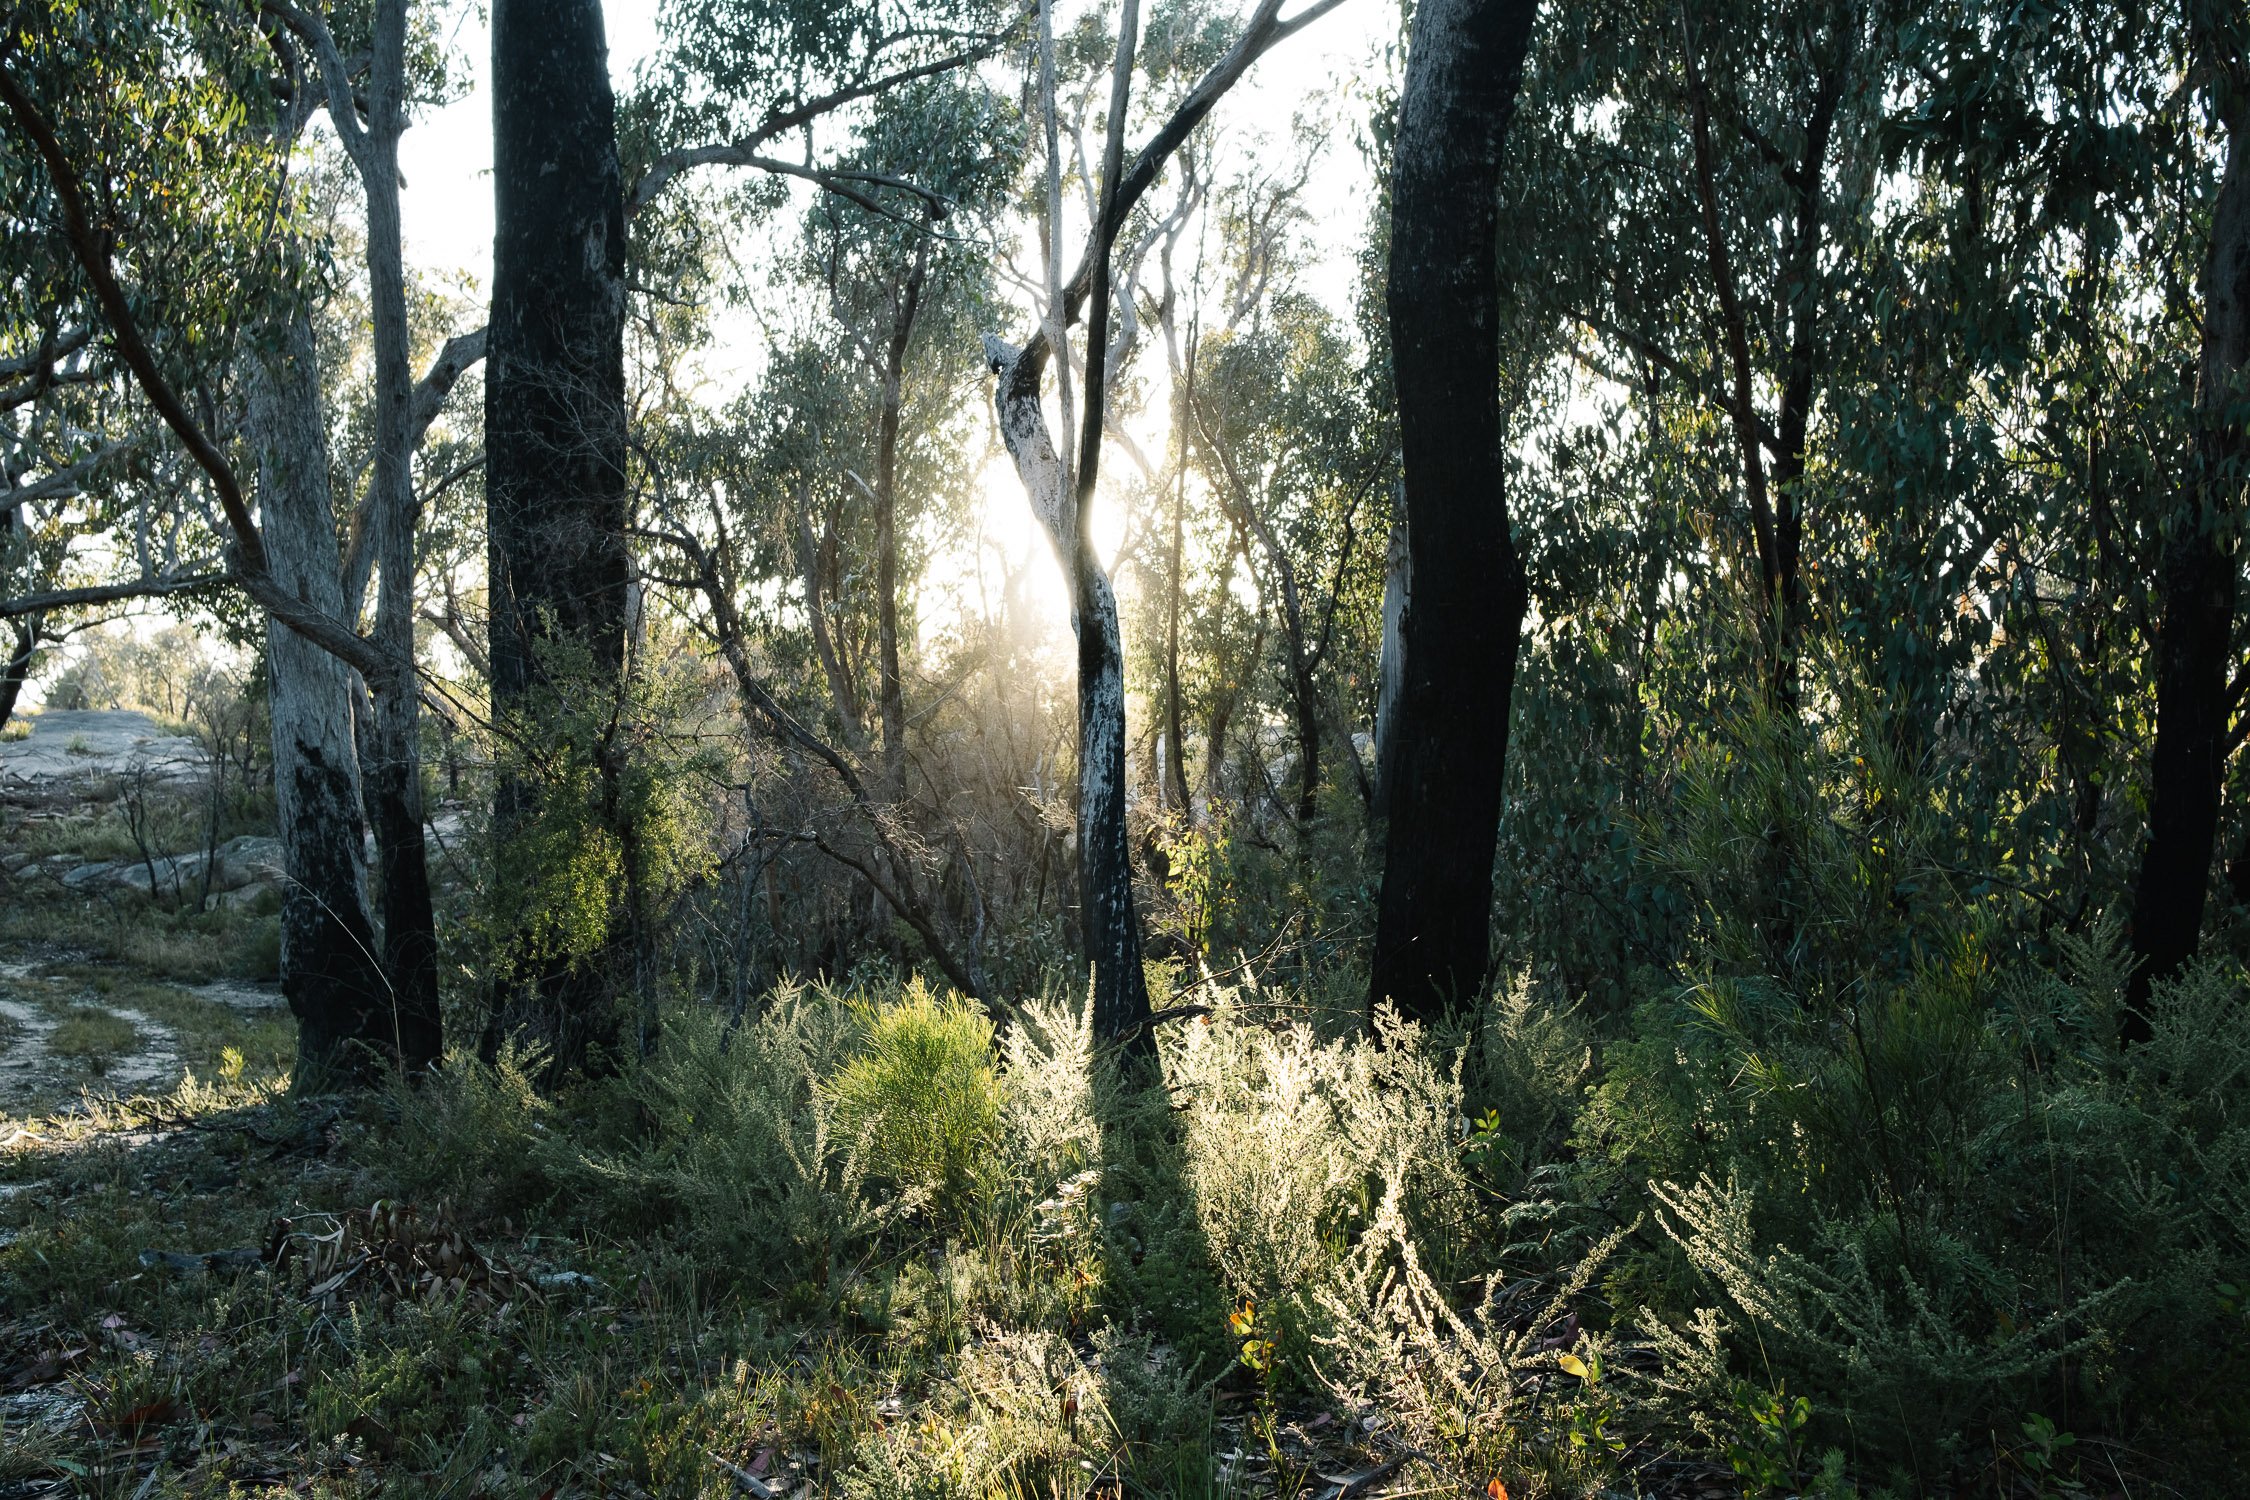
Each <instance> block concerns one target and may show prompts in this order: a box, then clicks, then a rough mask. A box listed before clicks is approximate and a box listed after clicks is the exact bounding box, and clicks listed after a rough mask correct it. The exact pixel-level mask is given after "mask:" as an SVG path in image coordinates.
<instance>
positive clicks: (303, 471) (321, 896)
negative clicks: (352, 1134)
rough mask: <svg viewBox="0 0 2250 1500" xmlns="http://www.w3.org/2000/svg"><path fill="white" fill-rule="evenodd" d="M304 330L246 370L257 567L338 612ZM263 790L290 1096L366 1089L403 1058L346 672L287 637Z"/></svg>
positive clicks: (273, 684)
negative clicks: (367, 854) (374, 902)
mask: <svg viewBox="0 0 2250 1500" xmlns="http://www.w3.org/2000/svg"><path fill="white" fill-rule="evenodd" d="M318 367H319V366H318V360H317V357H316V355H315V353H314V350H313V339H312V326H311V324H310V322H309V321H308V320H306V319H305V318H303V317H298V318H295V319H292V320H291V321H290V323H289V324H288V325H287V327H286V328H284V329H283V330H282V331H281V339H280V348H279V349H277V350H275V351H273V352H271V353H270V354H269V355H268V356H267V358H265V359H264V360H262V361H261V360H254V361H253V362H252V366H251V370H250V378H249V386H250V392H249V410H248V431H249V437H250V442H251V446H252V448H253V450H254V451H255V453H256V456H257V462H258V494H259V503H260V508H261V510H262V511H263V517H262V519H263V524H264V537H265V550H266V559H267V566H268V567H269V568H270V569H271V571H272V575H273V578H274V581H275V582H276V584H278V585H279V586H280V587H281V588H283V589H285V590H287V591H288V592H289V593H290V594H291V595H292V596H294V597H295V598H296V599H298V600H300V601H302V602H303V603H304V604H306V605H308V606H310V607H311V608H312V609H314V610H317V611H319V612H320V613H322V614H325V615H328V616H330V617H331V618H334V617H336V616H339V615H341V614H342V612H343V603H344V597H343V583H342V580H341V577H340V576H339V571H338V557H337V551H336V530H335V516H334V510H333V507H332V505H331V503H330V499H329V490H328V435H327V426H326V423H325V421H324V420H323V414H322V412H321V406H320V388H319V383H318V381H317V379H316V378H315V371H316V370H317V369H318ZM266 651H267V663H268V677H269V682H270V687H269V696H270V702H271V711H272V718H273V784H274V802H275V813H276V820H275V821H276V823H277V824H278V828H279V832H280V836H281V849H282V872H283V876H284V879H283V883H282V891H281V988H282V993H283V994H284V995H285V996H286V997H287V998H288V1001H289V1009H290V1011H291V1013H292V1014H294V1015H295V1016H296V1018H297V1083H298V1086H299V1087H300V1088H308V1087H309V1088H318V1087H322V1086H325V1085H328V1084H331V1083H336V1082H343V1081H349V1080H351V1079H354V1078H361V1077H365V1076H367V1075H368V1074H369V1073H370V1072H371V1071H372V1070H373V1069H374V1067H375V1066H376V1065H377V1064H378V1063H379V1062H383V1061H389V1062H398V1061H402V1060H403V1059H404V1058H405V1057H406V1056H407V1055H408V1052H409V1040H410V1039H409V1036H408V1027H407V1026H406V1025H405V1024H404V1017H403V1016H401V1014H400V1013H399V1011H398V1009H397V1007H396V1006H395V1005H394V1004H393V999H392V994H391V990H390V986H389V985H388V984H387V983H386V982H385V980H384V976H383V971H382V965H381V964H380V962H379V961H378V959H377V955H376V949H375V941H376V940H375V927H374V923H373V922H372V921H371V920H370V919H369V917H368V911H367V899H366V887H365V869H364V867H363V865H362V858H363V850H364V847H365V843H364V824H363V823H362V822H361V807H362V803H361V800H360V784H359V760H358V752H357V748H356V747H355V746H354V744H353V743H352V698H353V689H352V681H351V670H350V668H348V667H346V666H345V665H344V664H343V663H342V662H340V661H338V660H337V659H336V658H335V657H333V656H331V655H330V654H329V653H328V652H326V651H325V650H323V649H321V648H320V647H318V646H315V645H314V644H313V643H312V642H310V641H308V640H306V639H304V638H303V637H302V636H299V635H298V634H296V633H295V632H294V631H292V630H290V629H288V628H287V627H286V626H283V625H281V624H279V623H278V622H274V621H271V620H269V622H268V624H267V646H266Z"/></svg>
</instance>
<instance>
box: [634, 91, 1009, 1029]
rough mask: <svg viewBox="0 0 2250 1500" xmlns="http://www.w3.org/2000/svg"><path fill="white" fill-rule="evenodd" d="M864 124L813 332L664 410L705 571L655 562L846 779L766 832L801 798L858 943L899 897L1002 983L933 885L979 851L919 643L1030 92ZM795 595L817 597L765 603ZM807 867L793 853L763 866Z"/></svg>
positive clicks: (917, 105) (781, 715)
mask: <svg viewBox="0 0 2250 1500" xmlns="http://www.w3.org/2000/svg"><path fill="white" fill-rule="evenodd" d="M854 125H855V129H854V139H853V142H852V144H851V145H850V147H849V148H848V149H845V150H843V151H840V152H839V153H838V155H837V156H836V158H835V159H834V161H835V165H834V168H833V170H834V171H835V172H837V173H838V174H848V178H847V180H849V181H851V182H853V183H854V184H855V185H856V186H855V194H856V197H853V198H846V197H843V196H840V195H836V194H824V195H822V196H821V197H820V198H818V199H816V200H815V201H814V202H813V203H812V204H811V206H810V207H809V208H808V209H807V210H806V212H805V214H804V216H803V221H802V225H801V231H802V236H801V240H800V244H799V248H798V250H797V253H796V254H795V255H793V256H792V257H790V258H789V259H788V260H787V261H785V262H784V263H783V264H782V266H781V267H780V268H779V269H780V272H781V274H780V276H779V277H778V278H777V280H778V284H779V287H780V289H781V290H782V291H783V292H784V293H785V294H793V305H795V306H797V307H799V308H801V309H804V313H803V317H802V321H801V323H800V325H799V326H798V327H796V328H794V329H791V330H789V331H788V332H787V333H786V334H785V335H784V339H785V341H784V342H782V343H781V344H780V345H779V347H777V348H775V349H773V350H772V351H771V352H770V353H769V356H768V359H767V362H766V368H765V371H764V373H763V375H762V377H761V379H760V381H759V383H758V385H757V387H756V388H754V389H753V390H752V391H751V392H749V393H747V394H746V395H745V396H744V397H743V398H741V399H740V400H738V401H737V402H735V403H733V404H732V405H731V406H730V407H729V408H727V409H726V410H725V411H724V412H723V413H720V414H718V416H717V417H716V419H714V418H713V416H712V414H710V413H706V412H702V411H700V410H698V409H696V408H694V407H692V406H691V405H686V404H683V405H681V406H679V407H678V408H677V409H675V410H672V411H669V412H667V413H665V414H663V415H661V416H660V417H658V418H657V419H656V420H655V421H652V422H651V423H650V424H649V425H650V427H651V428H652V438H653V439H654V441H655V442H656V443H657V444H660V445H661V447H660V451H657V452H654V453H652V455H651V460H650V465H649V467H650V470H651V473H652V475H653V476H655V480H656V482H654V483H653V484H652V486H651V490H650V495H649V505H648V509H649V511H650V516H649V519H648V520H647V521H646V522H645V523H644V524H643V527H642V529H643V531H644V533H645V535H646V536H647V538H648V539H649V540H651V541H654V542H657V543H660V544H662V545H664V546H666V547H668V548H670V549H671V551H672V552H674V553H676V554H677V556H678V557H679V558H680V559H683V560H684V561H685V562H686V564H687V567H686V570H685V571H684V573H683V572H680V571H679V570H678V569H676V568H674V567H673V566H672V565H671V563H670V561H669V560H668V559H666V558H663V557H661V556H652V558H651V560H650V562H649V564H648V567H649V572H650V576H651V578H652V579H655V580H657V581H659V582H660V583H662V584H664V585H666V586H668V587H675V588H678V589H679V590H681V591H682V593H683V595H684V598H683V599H682V603H683V604H685V605H687V606H689V607H688V608H687V609H686V610H685V612H686V613H687V614H688V616H689V617H690V618H691V619H692V620H693V621H694V622H695V624H696V625H697V626H698V627H699V628H700V629H701V630H703V631H704V632H705V633H707V634H708V635H710V636H711V637H712V638H713V639H714V640H715V642H716V643H717V645H718V646H719V648H720V652H721V655H722V656H723V657H724V659H725V660H726V662H727V664H728V667H729V670H730V672H731V673H732V674H733V675H734V677H735V679H736V687H737V692H738V696H739V697H740V699H741V702H742V706H743V711H744V715H745V717H746V719H747V720H748V721H749V722H750V724H751V726H752V727H753V729H754V730H757V731H759V732H760V733H761V735H762V736H764V737H770V738H771V739H772V741H773V742H774V743H775V744H776V745H778V746H779V748H780V749H781V751H782V752H783V756H784V759H785V761H789V762H802V763H809V764H810V765H812V766H813V767H815V768H816V770H815V779H816V780H817V781H824V782H825V783H826V784H827V795H825V796H823V795H821V794H820V793H819V792H817V791H816V790H814V789H813V788H812V787H809V786H789V787H774V786H767V787H766V788H765V789H764V790H762V791H758V792H756V793H755V799H754V800H755V801H756V802H757V803H758V805H759V807H760V808H761V811H760V812H759V814H758V815H757V819H756V820H755V821H756V824H757V826H755V827H753V828H751V829H750V830H748V833H747V837H749V838H751V839H771V838H776V837H779V836H780V834H781V833H782V830H781V829H780V828H779V827H778V826H776V825H777V823H778V820H780V819H781V818H782V817H783V816H785V812H784V810H786V816H788V817H790V818H793V819H798V820H802V821H801V822H798V823H793V824H792V825H791V831H795V830H796V829H797V828H801V827H802V826H803V823H804V822H809V823H811V824H812V825H813V826H814V827H816V828H817V829H818V830H819V832H818V833H817V835H816V836H815V837H814V838H813V839H811V840H810V842H811V844H812V850H811V851H810V852H811V854H812V855H813V856H815V857H817V858H820V859H824V860H826V861H828V862H829V863H830V864H831V865H833V866H834V867H835V868H836V869H838V870H841V871H847V872H849V873H850V875H851V876H852V877H855V878H856V879H855V884H854V890H855V893H856V896H857V899H855V900H854V901H853V902H852V903H851V905H852V908H853V916H852V918H851V921H852V923H853V925H854V926H855V929H856V930H855V932H854V934H853V937H854V939H855V940H857V941H868V940H874V941H880V936H879V935H880V933H881V931H882V927H883V924H882V923H880V922H878V921H876V920H874V918H875V917H876V916H877V914H878V913H879V911H880V909H881V907H882V906H885V905H887V906H888V907H890V908H891V909H892V910H894V911H895V912H896V913H897V914H898V916H899V917H900V919H901V920H903V921H904V922H905V923H906V924H907V926H909V927H910V928H912V929H913V931H914V932H915V933H916V935H917V936H919V937H920V938H921V940H922V942H923V945H924V947H925V948H926V949H927V951H928V953H929V956H930V958H931V960H932V962H933V963H934V964H935V965H936V967H937V968H938V969H939V970H940V971H942V972H943V973H944V974H945V976H946V977H947V979H948V980H949V981H950V982H952V983H953V984H954V985H955V986H956V987H957V988H960V989H962V990H963V991H964V992H966V993H969V994H971V995H983V994H985V993H986V992H987V991H988V989H989V984H988V982H987V979H986V977H985V975H984V973H983V971H982V968H981V965H980V963H979V958H978V954H977V951H976V944H975V941H974V936H973V934H971V935H969V936H967V937H964V935H963V934H962V933H961V932H959V931H958V930H957V924H954V923H952V922H950V921H949V920H947V918H946V917H944V916H943V915H941V914H940V912H939V911H938V903H937V902H936V901H935V900H933V898H932V896H931V894H930V891H929V889H928V880H927V871H926V869H925V868H924V867H925V866H926V865H927V863H928V859H927V857H926V855H925V854H924V853H923V852H922V851H924V850H927V849H929V848H933V847H935V848H943V849H949V850H955V851H959V857H960V858H962V859H968V858H972V857H973V856H972V855H970V854H969V853H968V851H967V849H966V845H965V840H964V838H963V835H962V833H961V831H960V829H959V828H958V827H956V826H954V824H953V820H952V816H951V812H950V810H949V807H948V804H949V802H950V801H951V800H952V792H953V788H952V787H951V786H949V785H948V784H947V778H945V777H944V776H943V775H942V773H940V774H924V775H923V776H921V777H919V778H912V777H910V776H909V775H908V774H907V773H908V765H909V751H910V748H914V749H916V750H917V751H924V750H926V749H927V748H928V744H927V739H926V737H925V736H911V737H910V726H911V724H912V723H913V721H914V720H916V719H919V718H922V717H923V714H921V713H917V712H916V711H915V710H916V709H917V707H919V706H918V705H915V704H913V703H912V702H911V695H910V691H909V689H910V681H909V678H910V675H911V674H910V670H909V669H910V666H911V665H912V663H911V661H910V659H909V657H910V652H911V648H912V644H913V640H914V637H915V636H916V635H917V634H918V632H917V631H916V630H915V628H914V627H915V620H914V615H913V610H914V602H915V597H916V595H917V593H918V592H919V590H917V589H916V587H915V583H916V581H917V579H918V577H920V575H921V571H922V567H923V564H924V562H925V556H924V551H923V548H922V546H921V545H919V543H918V538H919V537H920V536H922V535H925V534H927V533H929V532H930V531H932V530H937V529H942V527H941V525H940V524H939V523H941V522H942V521H943V519H944V517H943V514H942V512H943V511H944V510H945V509H946V508H948V507H949V506H951V507H952V508H956V509H957V508H958V507H959V490H960V484H961V476H963V475H965V474H967V473H969V472H970V471H971V467H972V466H971V461H970V458H969V455H968V453H967V452H966V451H965V450H966V442H967V440H968V438H969V436H970V433H969V432H968V430H967V424H966V423H964V421H963V420H962V418H961V409H962V399H963V397H964V396H965V394H966V392H967V390H968V388H969V386H970V384H971V383H972V382H974V381H975V379H976V378H977V376H978V374H979V373H980V369H981V367H980V366H979V365H977V364H976V363H975V362H974V360H973V358H972V353H971V352H972V350H973V348H974V345H973V342H972V340H971V338H970V330H972V329H973V327H974V326H975V322H976V320H977V319H978V318H979V317H980V316H981V315H982V314H983V312H984V311H985V309H986V305H987V302H988V300H989V293H990V260H989V238H990V234H991V232H992V227H993V224H994V221H995V219H996V217H997V215H998V213H999V212H1000V211H1001V210H1002V208H1003V207H1004V203H1005V194H1006V190H1007V189H1008V188H1009V187H1010V186H1011V185H1012V184H1013V181H1014V179H1015V174H1016V162H1015V160H1014V156H1015V150H1016V148H1015V145H1014V142H1015V141H1016V140H1017V139H1018V134H1019V133H1018V132H1017V130H1016V129H1015V128H1014V121H1013V109H1012V106H1011V105H1010V103H1009V101H1007V100H1005V99H1003V98H1002V97H1000V96H999V95H997V94H994V93H992V92H990V91H989V90H987V89H985V88H983V87H981V86H978V85H977V84H976V83H975V82H973V81H972V80H970V79H969V78H967V77H965V76H962V75H959V74H955V75H953V76H949V77H945V78H931V79H924V80H916V81H914V82H910V83H907V84H902V85H899V86H897V87H895V88H893V89H891V90H889V91H887V92H886V93H884V94H882V95H881V96H879V97H877V98H875V99H872V100H870V101H868V102H867V104H866V105H865V106H864V107H863V109H862V110H861V111H859V112H857V117H856V119H855V121H854ZM909 172H911V173H912V174H913V178H912V181H911V182H909V180H908V177H907V175H906V174H907V173H909ZM861 200H864V201H861ZM814 309H817V310H814ZM774 589H780V590H786V591H789V592H791V593H794V594H795V596H796V602H797V603H798V604H799V608H797V609H790V610H776V609H773V608H771V607H770V606H769V605H766V604H762V603H761V602H760V600H761V596H766V597H768V598H770V597H771V595H770V592H769V591H770V590H774ZM784 597H786V595H785V596H784ZM800 624H801V629H800V628H799V627H800ZM808 648H809V649H808ZM760 658H762V659H763V663H764V664H763V665H762V666H761V664H760V660H759V659H760ZM793 669H794V670H793ZM816 682H817V683H818V684H819V686H818V687H817V688H816V687H814V686H812V684H813V683H816ZM870 717H872V718H873V719H874V721H875V722H874V724H873V726H872V728H871V727H870V724H869V719H870ZM914 759H915V763H917V764H924V763H926V762H925V761H924V759H923V756H922V755H921V754H920V753H917V754H916V755H915V757H914ZM836 792H841V793H842V796H843V799H844V800H843V803H842V805H841V806H840V807H839V806H838V805H837V804H836V803H835V801H834V800H833V799H834V794H835V793H836ZM789 858H790V851H789V850H788V848H787V846H786V845H782V846H779V847H777V848H776V851H775V852H774V853H773V854H772V855H771V856H770V857H761V868H762V867H764V865H766V864H770V863H772V862H773V861H776V860H778V861H782V862H784V863H786V862H787V861H788V859H789ZM839 904H842V903H839Z"/></svg>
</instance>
